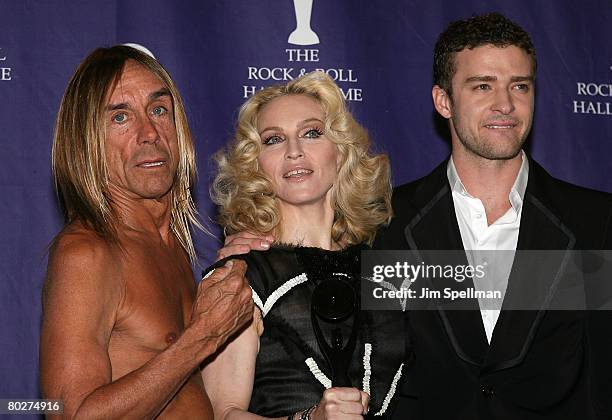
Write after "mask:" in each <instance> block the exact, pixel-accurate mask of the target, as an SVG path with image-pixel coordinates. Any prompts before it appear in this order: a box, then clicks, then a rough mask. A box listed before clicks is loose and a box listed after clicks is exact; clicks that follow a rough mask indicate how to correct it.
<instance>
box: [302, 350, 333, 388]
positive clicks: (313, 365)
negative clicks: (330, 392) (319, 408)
mask: <svg viewBox="0 0 612 420" xmlns="http://www.w3.org/2000/svg"><path fill="white" fill-rule="evenodd" d="M304 362H306V365H308V369H310V373H312V374H313V375H314V377H315V378H316V379H317V381H319V382H321V385H323V386H324V387H325V389H329V388H331V386H332V383H331V380H330V379H329V378H328V377H327V376H326V375H325V374H324V373H323V372H321V369H319V365H317V362H315V360H314V359H313V358H312V357H309V358H308V359H306V360H305V361H304Z"/></svg>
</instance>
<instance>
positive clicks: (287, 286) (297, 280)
mask: <svg viewBox="0 0 612 420" xmlns="http://www.w3.org/2000/svg"><path fill="white" fill-rule="evenodd" d="M307 281H308V277H306V273H302V274H300V275H299V276H295V277H294V278H292V279H289V280H287V281H286V282H285V283H283V285H282V286H280V287H279V288H278V289H276V290H275V291H274V292H272V293H271V294H270V296H268V299H266V301H265V303H264V302H262V300H261V298H260V297H259V295H258V294H257V293H256V292H255V290H253V301H254V302H255V304H256V305H257V306H258V307H259V309H261V316H262V317H265V316H266V315H267V314H268V312H270V309H272V307H273V306H274V304H275V303H276V301H277V300H279V299H280V298H281V297H282V296H283V295H284V294H285V293H287V292H288V291H289V290H291V289H293V288H294V287H295V286H297V285H298V284H302V283H305V282H307ZM251 289H252V288H251Z"/></svg>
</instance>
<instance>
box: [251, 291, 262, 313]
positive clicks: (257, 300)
mask: <svg viewBox="0 0 612 420" xmlns="http://www.w3.org/2000/svg"><path fill="white" fill-rule="evenodd" d="M251 292H253V302H255V305H257V307H258V308H259V310H260V311H261V312H263V310H264V304H263V302H262V301H261V298H260V297H259V295H258V294H257V292H256V291H255V289H253V288H252V287H251Z"/></svg>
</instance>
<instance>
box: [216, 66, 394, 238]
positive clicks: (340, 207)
mask: <svg viewBox="0 0 612 420" xmlns="http://www.w3.org/2000/svg"><path fill="white" fill-rule="evenodd" d="M285 95H307V96H309V97H311V98H313V99H314V100H316V101H317V103H319V104H320V105H321V108H322V109H323V112H324V114H325V135H326V136H327V138H329V139H330V140H331V141H332V142H333V143H334V144H336V147H337V148H338V152H339V153H340V155H341V156H342V163H341V165H340V168H339V170H338V178H337V181H336V182H335V183H334V186H333V188H332V195H331V198H332V200H331V202H332V207H333V210H334V222H333V225H332V239H333V240H334V241H335V242H337V243H340V244H342V245H351V244H356V243H363V242H365V243H371V242H372V241H373V239H374V235H375V234H376V230H377V228H378V227H379V226H381V225H383V224H385V223H388V222H389V220H390V218H391V215H392V211H391V181H390V169H389V159H388V157H387V156H386V155H384V154H372V153H371V152H370V139H369V137H368V134H367V132H366V130H365V129H364V128H363V127H362V126H361V125H359V123H358V122H357V121H355V119H354V118H353V116H352V115H351V114H350V112H349V111H348V109H347V106H346V103H345V100H344V97H343V95H342V91H341V90H340V89H339V88H338V86H336V84H335V83H334V81H333V80H332V79H331V78H330V77H329V76H327V75H326V74H325V73H322V72H312V73H308V74H306V75H304V76H302V77H300V78H297V79H295V80H292V81H291V82H289V83H287V84H286V85H282V86H272V87H268V88H265V89H263V90H260V91H259V92H257V93H255V94H254V95H253V96H251V97H250V98H249V99H248V100H247V101H246V102H245V103H244V104H243V105H242V107H241V108H240V113H239V115H238V123H237V129H236V134H235V136H234V139H233V140H232V142H231V143H230V144H229V146H228V147H227V149H226V150H222V151H220V152H218V153H217V154H216V155H215V161H216V163H217V165H218V174H217V176H216V178H215V180H214V182H213V184H212V186H211V197H212V199H213V201H214V202H215V203H216V204H217V205H219V222H220V223H221V225H223V226H224V227H225V229H226V231H227V232H228V233H234V232H240V231H245V230H250V231H254V232H257V233H268V232H273V233H275V235H276V236H277V237H279V236H280V217H281V216H280V210H279V207H278V203H277V200H276V197H275V195H274V191H273V188H272V183H271V181H270V179H269V178H268V177H267V176H266V175H265V174H264V173H263V172H262V171H260V170H259V165H258V164H257V158H258V156H259V154H260V152H261V143H262V140H261V137H260V136H259V134H258V130H257V117H258V116H259V113H260V112H261V110H262V108H263V107H264V106H265V105H266V104H268V103H270V102H271V101H272V100H274V99H276V98H278V97H281V96H285Z"/></svg>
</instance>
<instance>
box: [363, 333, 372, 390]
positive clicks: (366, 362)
mask: <svg viewBox="0 0 612 420" xmlns="http://www.w3.org/2000/svg"><path fill="white" fill-rule="evenodd" d="M371 355H372V344H370V343H365V345H364V350H363V381H362V382H361V383H362V389H363V392H367V393H368V395H372V394H371V392H370V377H371V376H372V366H371V365H370V356H371Z"/></svg>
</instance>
